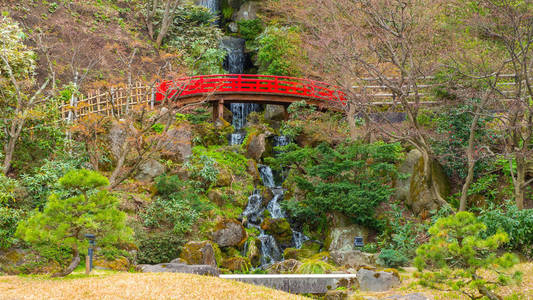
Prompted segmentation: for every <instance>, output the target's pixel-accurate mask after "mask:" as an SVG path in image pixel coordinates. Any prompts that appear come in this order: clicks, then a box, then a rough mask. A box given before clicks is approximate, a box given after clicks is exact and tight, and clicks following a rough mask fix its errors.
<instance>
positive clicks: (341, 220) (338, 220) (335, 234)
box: [327, 213, 368, 251]
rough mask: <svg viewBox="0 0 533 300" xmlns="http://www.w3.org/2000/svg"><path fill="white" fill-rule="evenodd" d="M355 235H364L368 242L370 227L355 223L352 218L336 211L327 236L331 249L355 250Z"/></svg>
mask: <svg viewBox="0 0 533 300" xmlns="http://www.w3.org/2000/svg"><path fill="white" fill-rule="evenodd" d="M355 237H362V238H363V240H364V241H365V242H366V241H367V239H368V229H367V228H366V227H364V226H362V225H358V224H353V223H352V222H351V221H350V219H348V218H347V217H345V216H344V215H342V214H340V213H334V214H333V217H332V219H331V228H330V231H329V234H328V238H327V244H328V243H329V245H328V249H329V251H349V250H355V248H354V245H353V242H354V239H355Z"/></svg>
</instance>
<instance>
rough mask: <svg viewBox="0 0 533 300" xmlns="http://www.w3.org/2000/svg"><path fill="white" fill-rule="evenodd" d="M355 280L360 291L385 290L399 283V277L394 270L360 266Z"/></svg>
mask: <svg viewBox="0 0 533 300" xmlns="http://www.w3.org/2000/svg"><path fill="white" fill-rule="evenodd" d="M357 281H358V282H359V289H360V290H361V291H370V292H385V291H388V290H390V289H392V288H395V287H398V286H399V285H400V278H398V275H397V274H396V273H394V272H385V271H374V270H369V269H366V268H360V269H359V271H357Z"/></svg>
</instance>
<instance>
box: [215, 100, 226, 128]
mask: <svg viewBox="0 0 533 300" xmlns="http://www.w3.org/2000/svg"><path fill="white" fill-rule="evenodd" d="M222 119H224V99H220V100H218V102H214V103H213V123H216V121H217V120H222Z"/></svg>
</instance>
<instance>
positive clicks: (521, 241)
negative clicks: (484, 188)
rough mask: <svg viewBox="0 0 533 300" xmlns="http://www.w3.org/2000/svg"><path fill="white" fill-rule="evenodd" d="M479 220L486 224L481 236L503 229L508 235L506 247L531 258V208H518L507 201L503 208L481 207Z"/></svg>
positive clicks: (532, 214)
mask: <svg viewBox="0 0 533 300" xmlns="http://www.w3.org/2000/svg"><path fill="white" fill-rule="evenodd" d="M479 220H480V221H481V222H483V223H484V224H485V225H486V226H487V230H486V231H485V232H483V233H482V234H481V236H482V237H484V238H486V237H489V236H491V235H494V234H496V233H498V232H500V231H503V232H505V233H507V235H508V236H509V242H508V243H506V244H505V248H506V249H508V250H514V251H519V252H521V253H522V254H524V255H525V256H527V257H529V258H533V209H522V210H519V209H518V208H517V207H516V205H514V204H513V203H509V204H507V205H506V206H505V207H503V208H488V209H482V210H481V212H480V215H479Z"/></svg>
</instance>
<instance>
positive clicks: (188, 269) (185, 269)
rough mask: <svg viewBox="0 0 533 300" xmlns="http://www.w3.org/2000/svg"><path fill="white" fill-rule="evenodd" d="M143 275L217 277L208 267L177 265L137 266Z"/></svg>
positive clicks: (215, 272) (214, 270)
mask: <svg viewBox="0 0 533 300" xmlns="http://www.w3.org/2000/svg"><path fill="white" fill-rule="evenodd" d="M139 269H140V271H141V272H143V273H165V272H168V273H187V274H198V275H211V276H218V275H219V271H218V269H217V268H216V267H213V266H210V265H186V264H179V263H168V264H157V265H139Z"/></svg>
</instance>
